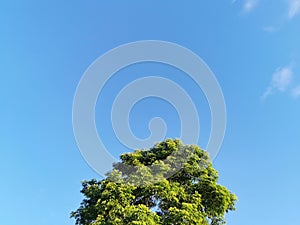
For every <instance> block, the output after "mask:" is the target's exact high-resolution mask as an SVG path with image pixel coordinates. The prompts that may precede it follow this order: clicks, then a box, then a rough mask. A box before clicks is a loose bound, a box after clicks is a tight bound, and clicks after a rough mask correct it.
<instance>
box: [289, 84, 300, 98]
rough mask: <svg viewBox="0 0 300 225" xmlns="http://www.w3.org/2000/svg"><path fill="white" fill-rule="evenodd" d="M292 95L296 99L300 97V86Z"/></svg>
mask: <svg viewBox="0 0 300 225" xmlns="http://www.w3.org/2000/svg"><path fill="white" fill-rule="evenodd" d="M291 94H292V96H293V97H294V98H299V97H300V85H299V86H297V87H295V88H293V89H292V91H291Z"/></svg>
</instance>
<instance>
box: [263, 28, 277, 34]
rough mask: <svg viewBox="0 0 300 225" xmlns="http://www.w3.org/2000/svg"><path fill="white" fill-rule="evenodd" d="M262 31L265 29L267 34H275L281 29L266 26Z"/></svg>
mask: <svg viewBox="0 0 300 225" xmlns="http://www.w3.org/2000/svg"><path fill="white" fill-rule="evenodd" d="M262 29H263V31H265V32H269V33H273V32H276V31H278V29H279V28H278V27H275V26H265V27H263V28H262Z"/></svg>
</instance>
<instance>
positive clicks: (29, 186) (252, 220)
mask: <svg viewBox="0 0 300 225" xmlns="http://www.w3.org/2000/svg"><path fill="white" fill-rule="evenodd" d="M0 21H1V35H0V52H1V54H0V62H1V63H0V72H1V83H0V85H1V88H0V96H1V111H0V113H1V117H0V124H1V130H0V135H1V138H0V149H1V155H0V175H1V186H0V200H1V205H0V218H1V223H2V224H6V225H17V224H28V225H29V224H30V225H53V224H74V221H73V220H72V219H69V213H70V211H72V210H75V209H76V208H77V207H78V206H79V203H80V201H81V195H80V193H79V190H80V188H81V185H80V181H81V180H83V179H90V178H93V177H96V178H99V179H100V178H101V177H99V175H97V174H96V173H95V172H94V171H93V170H92V169H91V168H90V167H89V166H88V165H87V163H86V162H85V161H84V159H83V158H82V156H81V154H80V151H79V150H78V148H77V146H76V141H75V139H74V135H73V129H72V103H73V97H74V93H75V90H76V87H77V84H78V82H79V80H80V78H81V76H82V75H83V73H84V71H85V70H86V68H87V67H88V66H89V65H90V64H91V63H92V62H93V61H94V60H95V59H96V58H98V57H99V56H100V55H102V54H104V53H105V52H107V51H108V50H110V49H112V48H114V47H117V46H119V45H121V44H125V43H128V42H132V41H138V40H148V39H154V40H164V41H170V42H174V43H177V44H180V45H182V46H185V47H187V48H189V49H190V50H192V51H193V52H195V53H196V54H198V55H199V56H200V57H201V58H202V59H203V60H204V61H205V62H206V63H207V64H208V65H209V67H210V68H211V69H212V71H213V72H214V74H215V76H216V78H217V79H218V81H219V84H220V86H221V88H222V90H223V94H224V98H225V101H226V108H227V131H226V136H225V139H224V143H223V145H222V148H221V151H220V153H219V155H218V157H217V158H216V160H215V161H214V166H215V167H216V168H217V169H218V170H219V174H220V182H221V183H222V184H224V185H225V186H227V187H228V188H229V189H230V190H232V191H233V192H235V193H236V194H237V196H238V198H239V201H238V204H237V211H236V212H233V213H230V214H229V215H228V216H227V221H228V224H231V225H237V224H243V225H253V224H264V225H282V224H287V225H289V224H299V223H300V219H299V216H298V213H299V209H300V207H299V202H300V195H299V194H298V190H299V189H300V179H299V178H300V176H299V171H300V164H299V157H300V153H299V149H300V120H299V115H300V44H299V40H300V1H299V0H278V1H262V0H244V1H243V0H235V1H231V0H228V1H227V0H226V1H216V0H212V1H206V2H204V1H202V2H201V3H199V2H198V1H189V2H184V1H174V0H173V1H151V2H150V1H131V2H130V3H125V1H110V3H104V2H103V1H102V2H101V1H85V2H83V1H42V2H41V1H30V0H29V1H2V2H1V3H0ZM154 73H157V74H163V75H164V76H166V77H168V78H170V79H171V78H172V79H173V80H174V81H175V82H180V84H181V85H182V87H183V88H185V89H186V90H187V92H188V93H189V94H190V95H191V97H192V98H193V100H194V102H195V104H196V105H197V108H198V110H199V111H201V113H200V122H201V137H200V141H199V143H198V144H199V145H201V146H202V147H204V148H205V146H204V145H205V143H207V139H208V136H209V130H210V113H209V108H208V106H207V102H206V100H205V97H204V96H203V94H202V93H201V92H199V90H197V89H196V87H195V85H194V84H193V83H192V82H191V81H190V80H189V79H188V78H187V77H185V76H184V74H183V73H180V72H179V71H177V70H175V69H174V68H169V67H166V66H163V65H157V64H151V63H149V64H144V65H136V66H135V67H132V68H131V67H130V68H126V69H125V70H124V71H120V73H119V74H116V75H115V76H114V77H112V79H110V80H109V82H108V84H107V85H106V86H105V88H104V89H103V93H101V95H100V96H99V100H98V103H97V107H96V112H97V113H96V121H97V127H98V130H99V133H100V134H101V135H102V139H103V140H105V144H106V145H107V147H108V148H109V149H111V152H112V154H114V155H115V156H117V155H119V154H120V153H122V152H124V151H127V150H126V148H125V147H122V145H121V144H120V143H119V142H118V141H117V139H116V137H115V136H114V133H113V130H112V128H111V124H110V123H109V113H110V106H111V104H112V102H113V98H114V96H115V94H116V93H117V92H118V90H120V89H121V88H122V87H124V85H126V83H128V82H130V81H131V80H132V79H135V78H137V77H140V76H146V75H148V74H154ZM122 74H123V76H122ZM124 75H127V76H124ZM153 116H161V117H163V118H165V120H166V123H167V124H168V133H167V135H168V136H170V137H176V136H178V132H179V130H180V126H179V120H178V119H179V118H178V115H177V114H176V111H174V108H172V107H171V106H170V105H169V104H168V103H166V102H163V101H161V100H159V99H148V101H147V99H145V100H144V101H142V102H140V103H139V104H138V105H136V107H135V108H133V110H132V115H131V117H130V118H131V119H130V122H131V126H132V129H133V131H134V132H135V134H136V135H137V136H140V137H147V135H148V133H147V132H148V130H147V123H148V121H149V118H152V117H153Z"/></svg>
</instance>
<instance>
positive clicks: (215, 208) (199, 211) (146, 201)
mask: <svg viewBox="0 0 300 225" xmlns="http://www.w3.org/2000/svg"><path fill="white" fill-rule="evenodd" d="M120 158H121V162H120V163H116V164H115V165H114V169H113V171H111V172H110V173H109V174H108V175H107V178H106V179H103V180H101V181H96V180H91V181H84V182H83V184H82V185H83V188H82V190H81V192H82V193H83V195H84V196H85V198H84V200H83V201H82V203H81V206H80V208H79V209H78V210H77V211H75V212H72V213H71V217H74V218H75V219H76V225H127V224H129V225H152V224H153V225H155V224H161V225H183V224H189V225H192V224H194V225H208V224H211V225H220V224H225V219H224V216H225V214H226V213H227V212H228V211H230V210H234V209H235V208H234V204H235V202H236V200H237V198H236V196H235V195H234V194H232V193H231V192H230V191H229V190H227V189H226V188H225V187H224V186H221V185H220V184H218V183H217V181H218V172H217V171H216V170H215V169H214V168H213V167H212V163H211V161H210V160H209V156H208V154H207V152H205V151H203V150H202V149H200V148H199V147H198V146H195V145H183V144H182V142H181V141H179V140H171V139H167V140H166V141H164V142H161V143H158V144H156V145H155V146H154V147H153V148H151V149H150V150H136V151H134V152H133V153H125V154H123V155H121V157H120Z"/></svg>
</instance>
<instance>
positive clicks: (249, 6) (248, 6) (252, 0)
mask: <svg viewBox="0 0 300 225" xmlns="http://www.w3.org/2000/svg"><path fill="white" fill-rule="evenodd" d="M257 5H258V0H245V2H244V5H243V12H245V13H249V12H251V11H253V9H254V8H255V7H256V6H257Z"/></svg>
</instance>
